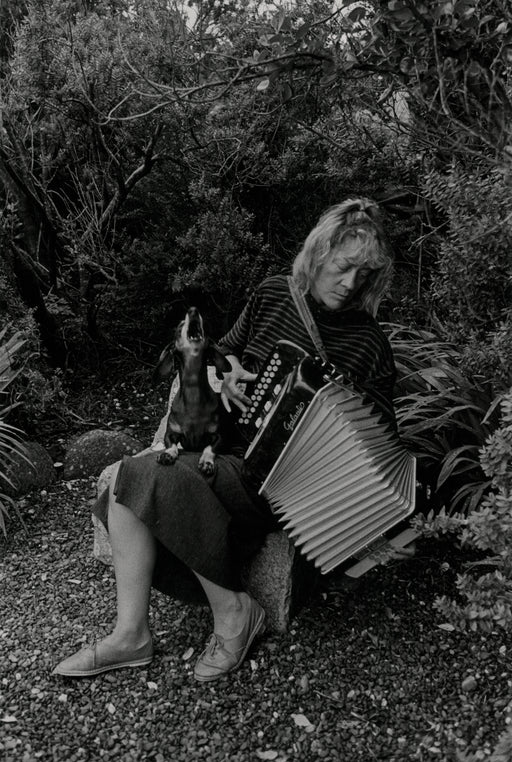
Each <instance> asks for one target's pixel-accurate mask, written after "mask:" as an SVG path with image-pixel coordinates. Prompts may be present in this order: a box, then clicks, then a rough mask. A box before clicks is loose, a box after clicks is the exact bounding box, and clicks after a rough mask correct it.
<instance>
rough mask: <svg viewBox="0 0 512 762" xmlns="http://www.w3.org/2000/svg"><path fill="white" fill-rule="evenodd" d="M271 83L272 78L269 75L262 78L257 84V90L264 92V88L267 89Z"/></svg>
mask: <svg viewBox="0 0 512 762" xmlns="http://www.w3.org/2000/svg"><path fill="white" fill-rule="evenodd" d="M269 85H270V80H269V78H268V77H265V79H261V80H260V81H259V82H258V84H257V85H256V90H259V91H260V92H262V91H263V90H266V89H267V87H268V86H269Z"/></svg>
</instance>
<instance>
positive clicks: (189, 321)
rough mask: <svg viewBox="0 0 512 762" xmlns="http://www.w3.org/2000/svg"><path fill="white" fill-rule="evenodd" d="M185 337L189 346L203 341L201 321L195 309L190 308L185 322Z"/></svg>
mask: <svg viewBox="0 0 512 762" xmlns="http://www.w3.org/2000/svg"><path fill="white" fill-rule="evenodd" d="M185 335H186V337H187V341H189V342H190V343H191V344H200V343H202V342H203V341H204V330H203V319H202V317H201V315H200V313H199V311H198V310H197V309H195V308H194V307H192V308H191V309H190V310H189V311H188V313H187V318H186V320H185Z"/></svg>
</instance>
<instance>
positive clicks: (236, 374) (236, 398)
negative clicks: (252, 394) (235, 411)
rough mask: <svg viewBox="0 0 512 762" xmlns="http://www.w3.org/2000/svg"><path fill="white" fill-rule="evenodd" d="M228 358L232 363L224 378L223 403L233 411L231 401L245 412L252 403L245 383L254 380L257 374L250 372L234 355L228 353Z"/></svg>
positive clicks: (221, 393) (221, 392)
mask: <svg viewBox="0 0 512 762" xmlns="http://www.w3.org/2000/svg"><path fill="white" fill-rule="evenodd" d="M227 359H228V360H229V362H230V363H231V371H230V372H229V373H224V380H223V382H222V386H221V389H220V397H221V400H222V404H223V405H224V407H225V408H226V410H227V411H228V412H231V404H230V403H231V402H232V403H233V404H234V405H236V406H237V407H238V408H240V410H241V411H242V412H243V413H245V411H246V410H247V407H248V406H249V405H250V404H251V400H250V398H249V397H246V395H245V393H244V389H245V383H246V382H247V381H254V379H255V378H256V376H257V374H256V373H250V372H249V371H248V370H245V368H243V367H242V365H241V363H240V361H239V360H238V358H237V357H235V356H234V355H228V356H227Z"/></svg>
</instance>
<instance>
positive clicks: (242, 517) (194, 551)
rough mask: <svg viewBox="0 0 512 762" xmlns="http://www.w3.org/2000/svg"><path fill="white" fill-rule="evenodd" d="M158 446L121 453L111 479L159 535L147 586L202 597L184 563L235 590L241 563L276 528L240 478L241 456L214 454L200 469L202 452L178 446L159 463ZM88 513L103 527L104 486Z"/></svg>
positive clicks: (125, 502)
mask: <svg viewBox="0 0 512 762" xmlns="http://www.w3.org/2000/svg"><path fill="white" fill-rule="evenodd" d="M157 455H158V453H156V452H152V453H149V454H148V455H144V456H141V457H125V458H124V459H123V461H122V463H121V466H120V468H119V472H118V477H117V480H116V484H115V486H114V492H115V495H116V499H117V501H118V502H119V503H122V504H123V505H125V506H127V507H128V508H130V509H131V510H132V511H133V512H134V513H135V515H136V516H138V518H139V519H140V520H141V521H143V522H144V524H145V525H146V526H147V527H148V529H149V530H150V531H151V533H152V534H153V536H154V537H155V538H156V540H157V561H156V564H155V570H154V574H153V586H154V587H155V588H156V589H158V590H160V591H161V592H163V593H165V594H167V595H172V596H174V597H178V598H182V599H185V600H188V599H195V598H197V597H198V596H199V597H200V596H201V591H200V586H199V584H198V582H197V580H196V578H195V576H194V575H193V574H191V572H190V570H193V571H195V572H197V573H198V574H200V575H201V576H203V577H206V579H208V580H211V581H212V582H215V583H216V584H218V585H220V586H221V587H224V588H227V589H229V590H237V591H238V590H241V589H242V581H241V571H242V568H243V566H244V564H245V563H246V562H247V561H248V560H249V559H250V558H251V556H253V555H254V554H255V553H256V552H257V551H258V550H259V549H260V548H261V546H262V544H263V542H264V539H265V535H266V534H267V533H268V532H269V531H270V530H271V529H272V528H274V527H275V523H274V519H273V517H272V514H271V511H270V509H269V507H268V505H267V503H266V502H265V501H264V500H263V499H262V498H261V497H259V496H258V494H257V492H256V491H255V490H253V489H252V488H251V487H250V486H249V485H248V484H247V483H246V482H245V481H244V479H243V476H242V474H241V459H240V458H238V457H236V456H234V455H218V456H217V458H216V461H215V472H214V474H213V475H212V476H205V475H203V474H202V473H201V471H200V470H199V468H198V461H199V457H200V454H199V453H191V452H181V453H180V456H179V458H178V459H177V461H176V463H174V464H173V465H169V466H163V465H160V464H159V463H157V462H156V458H157ZM93 513H94V514H95V515H96V516H97V517H98V518H99V519H100V520H101V521H102V522H103V524H104V525H105V526H106V527H107V529H108V490H105V491H104V492H103V493H102V494H101V495H100V497H99V498H98V500H97V501H96V503H95V505H94V506H93Z"/></svg>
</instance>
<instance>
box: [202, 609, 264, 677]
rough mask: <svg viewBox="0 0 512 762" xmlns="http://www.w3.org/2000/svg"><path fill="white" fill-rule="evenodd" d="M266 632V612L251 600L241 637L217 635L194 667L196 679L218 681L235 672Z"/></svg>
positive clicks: (210, 641) (214, 635)
mask: <svg viewBox="0 0 512 762" xmlns="http://www.w3.org/2000/svg"><path fill="white" fill-rule="evenodd" d="M264 631H265V612H264V611H263V609H262V608H261V606H260V605H259V603H257V601H255V600H254V599H252V598H251V608H250V611H249V616H248V617H247V620H246V622H245V624H244V626H243V628H242V631H241V633H240V634H239V635H237V636H236V637H234V638H229V639H227V638H222V637H221V636H220V635H216V634H215V633H214V634H213V635H212V636H211V637H210V640H209V641H208V644H207V646H206V648H205V649H204V651H203V653H202V654H201V656H200V657H199V658H198V660H197V662H196V665H195V667H194V677H195V679H196V680H199V681H200V682H209V681H210V680H217V679H218V678H219V677H222V676H223V675H227V674H228V672H233V671H234V670H235V669H238V667H239V666H240V665H241V664H242V662H243V660H244V659H245V657H246V655H247V652H248V650H249V648H250V647H251V644H252V642H253V640H254V639H255V638H256V637H257V636H258V635H262V634H263V632H264Z"/></svg>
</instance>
